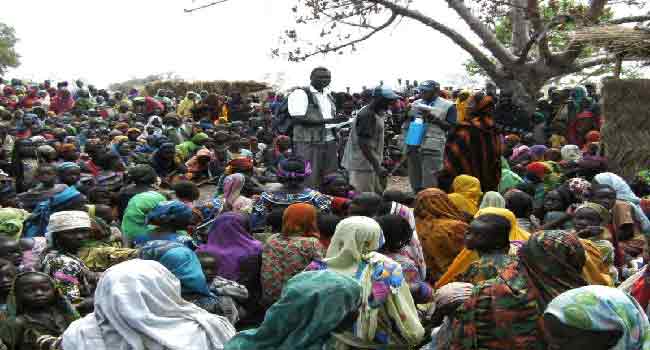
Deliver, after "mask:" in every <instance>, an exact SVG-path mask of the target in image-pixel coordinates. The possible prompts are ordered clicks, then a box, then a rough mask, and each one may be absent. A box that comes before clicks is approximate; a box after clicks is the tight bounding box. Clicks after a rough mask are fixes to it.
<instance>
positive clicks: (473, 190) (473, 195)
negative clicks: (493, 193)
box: [449, 175, 483, 215]
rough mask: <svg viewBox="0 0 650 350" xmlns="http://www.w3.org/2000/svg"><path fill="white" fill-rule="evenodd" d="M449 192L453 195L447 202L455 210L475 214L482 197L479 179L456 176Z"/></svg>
mask: <svg viewBox="0 0 650 350" xmlns="http://www.w3.org/2000/svg"><path fill="white" fill-rule="evenodd" d="M451 190H452V192H453V193H452V194H450V195H449V200H451V202H452V203H454V205H455V206H456V208H458V209H460V210H462V211H464V212H466V213H468V214H470V215H474V214H476V212H477V211H478V206H479V204H480V202H481V196H482V195H483V192H481V182H480V181H479V179H477V178H475V177H474V176H469V175H460V176H457V177H456V178H455V179H454V182H453V183H452V185H451Z"/></svg>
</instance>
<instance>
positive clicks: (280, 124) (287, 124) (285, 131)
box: [271, 87, 315, 138]
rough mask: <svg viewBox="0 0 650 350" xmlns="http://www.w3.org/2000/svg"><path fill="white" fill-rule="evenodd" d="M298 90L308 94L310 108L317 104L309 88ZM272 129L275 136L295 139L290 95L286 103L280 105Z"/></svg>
mask: <svg viewBox="0 0 650 350" xmlns="http://www.w3.org/2000/svg"><path fill="white" fill-rule="evenodd" d="M298 89H302V90H303V91H305V93H306V94H307V101H308V104H309V105H310V106H312V105H314V104H315V102H314V96H313V95H312V93H311V91H310V90H309V88H308V87H302V88H298ZM295 90H296V89H293V90H292V91H291V92H293V91H295ZM289 94H291V93H289ZM271 128H272V129H273V133H275V134H282V135H287V136H289V137H291V138H293V121H292V118H291V115H290V114H289V96H288V95H287V97H286V98H285V99H284V101H282V103H281V104H280V107H279V108H278V112H277V114H276V115H275V117H274V118H273V123H272V124H271Z"/></svg>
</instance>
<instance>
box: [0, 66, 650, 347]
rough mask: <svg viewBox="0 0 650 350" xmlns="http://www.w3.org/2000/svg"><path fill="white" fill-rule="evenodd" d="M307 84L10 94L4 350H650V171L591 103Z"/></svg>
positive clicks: (14, 87) (17, 83)
mask: <svg viewBox="0 0 650 350" xmlns="http://www.w3.org/2000/svg"><path fill="white" fill-rule="evenodd" d="M310 78H311V81H310V85H309V86H306V87H302V88H296V89H292V90H290V91H287V92H285V94H283V93H280V92H263V93H261V94H257V95H251V96H242V95H241V94H240V93H237V92H231V93H229V94H228V95H227V96H224V95H219V94H216V93H214V92H209V91H198V92H192V91H188V92H187V93H186V94H185V95H184V96H175V95H174V93H173V92H171V91H167V90H159V91H158V92H157V94H156V95H155V96H145V95H143V94H142V93H141V92H140V91H138V90H137V89H132V90H130V91H107V90H103V89H97V88H95V87H94V86H92V85H88V86H86V85H85V84H84V83H83V82H81V81H77V82H58V83H56V84H54V83H52V82H50V81H45V82H28V81H21V80H19V79H12V80H0V143H1V145H2V147H1V149H0V341H1V342H0V349H19V350H23V349H24V350H32V349H33V350H37V349H38V350H41V349H65V350H73V349H91V348H92V349H100V350H101V349H143V350H144V349H149V350H152V349H170V350H172V349H179V350H180V349H228V350H236V349H241V350H254V349H287V350H289V349H313V350H317V349H318V350H326V349H331V350H334V349H336V350H345V349H350V350H352V349H420V348H422V349H455V350H460V349H467V350H469V349H522V350H523V349H548V348H550V349H579V348H583V347H585V346H590V347H591V348H594V349H617V350H623V349H624V350H628V349H629V350H640V349H644V350H645V349H650V323H649V322H648V316H647V315H648V313H649V312H650V308H648V306H649V303H650V284H649V282H648V280H649V278H650V272H648V271H647V268H646V266H647V265H646V263H647V262H648V258H647V253H648V249H647V239H646V237H647V235H648V234H650V220H649V219H648V216H647V213H648V212H649V211H650V199H646V196H648V195H650V170H646V171H641V172H639V173H638V174H637V176H636V177H635V178H633V179H623V178H621V177H620V176H618V175H616V174H614V173H612V172H610V169H609V168H608V161H607V158H606V152H605V150H604V149H603V147H602V145H601V143H600V128H601V125H602V124H603V123H604V122H606V118H605V117H604V116H602V113H601V108H600V104H599V100H600V97H599V95H598V93H597V89H596V88H595V86H593V85H588V86H586V87H583V86H577V87H571V88H566V89H563V90H560V89H556V88H550V89H549V90H548V91H547V94H546V97H545V98H541V99H540V100H539V101H538V103H537V105H536V106H532V107H531V106H521V105H519V104H517V103H515V100H516V99H515V97H516V96H514V94H513V92H511V91H507V90H501V91H498V90H497V89H496V87H495V86H494V85H491V84H488V85H487V86H486V87H485V88H483V89H477V90H473V91H469V90H463V89H453V88H446V89H443V88H441V87H440V85H439V84H438V83H437V82H435V81H432V80H427V81H424V82H422V83H420V84H414V85H417V86H413V88H412V89H411V88H409V89H408V90H407V91H406V92H404V91H402V92H399V91H398V92H395V91H392V90H390V89H389V88H387V87H385V86H379V87H376V88H373V89H369V90H364V91H362V92H360V93H355V94H350V93H349V92H346V93H334V94H332V93H331V92H329V90H327V87H328V85H329V83H330V81H331V78H332V77H331V75H330V73H329V71H327V70H326V69H324V68H317V69H315V70H314V71H313V72H312V75H311V77H310ZM391 175H405V176H404V177H405V178H408V185H410V190H409V188H408V187H409V186H408V185H407V186H403V187H399V188H396V187H394V186H390V185H389V184H391V182H389V181H387V180H388V179H389V178H390V177H391ZM206 194H207V195H206Z"/></svg>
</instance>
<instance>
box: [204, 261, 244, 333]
mask: <svg viewBox="0 0 650 350" xmlns="http://www.w3.org/2000/svg"><path fill="white" fill-rule="evenodd" d="M197 256H198V258H199V262H200V263H201V269H202V270H203V275H205V279H206V281H207V283H208V286H209V288H210V292H212V294H214V295H216V296H217V304H218V305H217V309H218V312H217V313H218V314H219V315H222V316H223V317H225V318H227V319H228V321H230V323H232V324H233V325H236V324H237V322H239V320H240V319H242V318H245V317H246V310H245V309H244V304H245V303H246V301H247V300H248V289H246V287H244V286H242V285H241V284H239V283H237V282H235V281H231V280H229V279H226V278H223V277H221V276H219V275H218V274H217V267H218V266H219V259H218V257H216V256H214V255H212V253H210V252H199V253H198V254H197Z"/></svg>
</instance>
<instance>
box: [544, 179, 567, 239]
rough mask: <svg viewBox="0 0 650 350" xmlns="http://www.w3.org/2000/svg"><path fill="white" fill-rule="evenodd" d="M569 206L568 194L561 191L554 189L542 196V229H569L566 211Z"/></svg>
mask: <svg viewBox="0 0 650 350" xmlns="http://www.w3.org/2000/svg"><path fill="white" fill-rule="evenodd" d="M570 205H571V198H569V196H568V193H566V192H565V191H563V190H561V189H555V190H553V191H550V192H548V193H547V194H546V195H545V196H544V206H543V213H544V216H543V220H542V224H543V225H544V229H547V230H549V229H554V228H557V229H570V228H571V218H570V216H569V215H568V214H567V209H569V206H570Z"/></svg>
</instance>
